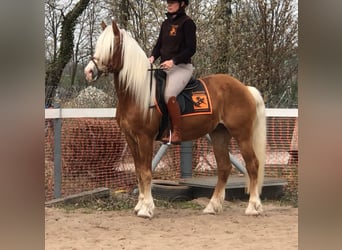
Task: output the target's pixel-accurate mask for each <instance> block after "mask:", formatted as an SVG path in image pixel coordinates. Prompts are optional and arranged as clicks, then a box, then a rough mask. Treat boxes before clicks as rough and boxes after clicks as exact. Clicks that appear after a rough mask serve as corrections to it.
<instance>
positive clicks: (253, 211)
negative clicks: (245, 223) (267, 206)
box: [245, 204, 263, 216]
mask: <svg viewBox="0 0 342 250" xmlns="http://www.w3.org/2000/svg"><path fill="white" fill-rule="evenodd" d="M262 211H263V210H262V205H261V204H260V205H255V206H253V205H249V206H248V207H247V208H246V211H245V214H246V215H254V216H256V215H260V214H261V213H262Z"/></svg>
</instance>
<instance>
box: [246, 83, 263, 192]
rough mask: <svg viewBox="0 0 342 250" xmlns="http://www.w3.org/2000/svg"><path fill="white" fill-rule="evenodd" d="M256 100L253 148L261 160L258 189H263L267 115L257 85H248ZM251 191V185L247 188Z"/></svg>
mask: <svg viewBox="0 0 342 250" xmlns="http://www.w3.org/2000/svg"><path fill="white" fill-rule="evenodd" d="M248 89H249V91H250V92H251V94H252V95H253V97H254V99H255V102H256V116H255V120H254V124H253V148H254V152H255V154H256V157H257V158H258V161H259V169H258V180H257V182H258V190H259V194H261V191H262V185H263V181H264V167H265V160H266V115H265V104H264V100H263V98H262V96H261V94H260V92H259V90H257V89H256V88H255V87H251V86H248ZM247 190H248V191H249V187H248V188H247Z"/></svg>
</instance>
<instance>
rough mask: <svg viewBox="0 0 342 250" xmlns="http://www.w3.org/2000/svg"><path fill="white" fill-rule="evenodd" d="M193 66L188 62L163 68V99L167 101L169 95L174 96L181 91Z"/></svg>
mask: <svg viewBox="0 0 342 250" xmlns="http://www.w3.org/2000/svg"><path fill="white" fill-rule="evenodd" d="M193 71H194V67H193V65H192V64H191V63H188V64H184V63H181V64H177V65H174V66H173V67H172V68H171V69H169V70H165V72H166V75H167V76H166V87H165V93H164V99H165V102H166V103H167V102H168V100H169V98H170V97H171V96H176V97H177V95H178V94H179V93H180V92H182V90H183V89H184V88H185V86H186V84H187V83H188V82H189V80H190V78H191V76H192V73H193Z"/></svg>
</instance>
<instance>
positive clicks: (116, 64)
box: [90, 34, 122, 81]
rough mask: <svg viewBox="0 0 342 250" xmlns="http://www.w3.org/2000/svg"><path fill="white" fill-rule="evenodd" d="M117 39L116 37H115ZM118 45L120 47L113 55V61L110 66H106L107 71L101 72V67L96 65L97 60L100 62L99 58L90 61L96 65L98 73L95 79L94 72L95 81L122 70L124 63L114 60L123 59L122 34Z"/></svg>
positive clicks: (92, 58)
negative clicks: (102, 76)
mask: <svg viewBox="0 0 342 250" xmlns="http://www.w3.org/2000/svg"><path fill="white" fill-rule="evenodd" d="M114 39H115V37H114ZM116 39H118V41H117V43H115V44H118V47H117V48H116V50H115V51H114V53H113V55H112V59H111V60H110V61H109V63H108V66H106V70H105V71H103V70H100V68H99V66H98V65H97V63H96V60H97V61H98V58H96V57H94V56H92V57H91V58H90V61H92V62H93V63H94V65H95V68H96V71H97V72H96V73H97V75H96V76H95V77H94V72H93V79H94V81H95V80H97V79H98V78H99V77H100V76H101V75H102V74H104V75H105V76H107V75H108V74H109V73H118V72H119V71H120V70H121V68H122V62H121V60H116V61H115V60H114V58H120V57H121V51H122V36H121V34H120V36H119V37H118V38H116Z"/></svg>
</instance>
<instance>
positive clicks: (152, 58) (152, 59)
mask: <svg viewBox="0 0 342 250" xmlns="http://www.w3.org/2000/svg"><path fill="white" fill-rule="evenodd" d="M148 60H149V61H150V63H151V64H152V63H153V62H154V56H151V57H150V58H149V59H148Z"/></svg>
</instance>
